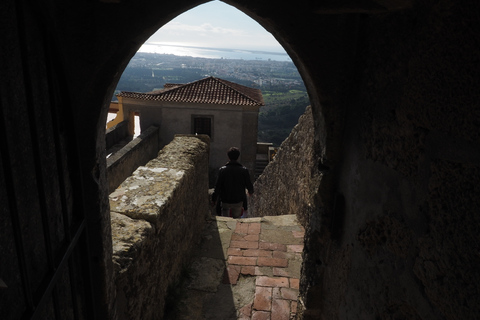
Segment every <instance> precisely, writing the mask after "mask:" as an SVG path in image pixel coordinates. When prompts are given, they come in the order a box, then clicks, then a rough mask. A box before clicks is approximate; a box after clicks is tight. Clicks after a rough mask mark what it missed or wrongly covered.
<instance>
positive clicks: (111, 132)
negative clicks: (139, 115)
mask: <svg viewBox="0 0 480 320" xmlns="http://www.w3.org/2000/svg"><path fill="white" fill-rule="evenodd" d="M128 136H129V134H128V120H124V121H122V122H120V123H118V124H116V125H115V126H113V127H111V128H108V129H107V132H106V133H105V148H106V149H107V150H108V149H110V148H111V147H113V146H114V145H115V144H117V143H119V142H120V141H122V140H123V139H126V138H127V137H128Z"/></svg>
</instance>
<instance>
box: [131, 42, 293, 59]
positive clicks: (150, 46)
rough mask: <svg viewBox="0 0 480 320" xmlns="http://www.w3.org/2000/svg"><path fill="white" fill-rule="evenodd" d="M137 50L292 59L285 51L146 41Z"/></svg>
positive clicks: (225, 56)
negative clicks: (207, 46)
mask: <svg viewBox="0 0 480 320" xmlns="http://www.w3.org/2000/svg"><path fill="white" fill-rule="evenodd" d="M138 51H139V52H148V53H160V54H173V55H176V56H190V57H198V58H210V59H242V60H266V61H268V60H274V61H292V60H291V59H290V57H289V55H288V54H287V53H286V52H285V51H283V52H280V51H279V52H276V51H261V50H249V49H226V48H206V47H195V46H186V45H185V46H184V45H171V44H163V43H154V42H146V43H145V44H144V45H143V46H142V47H141V48H140V49H139V50H138Z"/></svg>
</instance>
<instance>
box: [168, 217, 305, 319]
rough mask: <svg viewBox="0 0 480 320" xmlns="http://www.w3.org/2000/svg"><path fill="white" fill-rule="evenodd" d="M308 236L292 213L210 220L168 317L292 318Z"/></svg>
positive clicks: (213, 218)
mask: <svg viewBox="0 0 480 320" xmlns="http://www.w3.org/2000/svg"><path fill="white" fill-rule="evenodd" d="M304 233H305V232H304V230H303V228H302V227H301V226H300V225H299V224H298V222H297V221H296V218H295V216H294V215H285V216H275V217H263V218H247V219H238V220H234V219H232V218H224V217H212V218H211V220H209V221H208V222H207V226H206V228H205V229H204V230H203V241H202V243H201V245H200V246H199V248H198V249H197V250H196V254H195V257H194V261H193V263H192V265H191V268H190V269H189V270H187V271H186V274H187V275H188V280H186V281H185V282H184V283H183V284H182V286H181V288H182V289H181V290H180V289H179V292H178V293H177V294H178V297H177V298H178V301H176V304H175V306H176V307H175V309H174V310H172V311H171V313H170V314H169V315H167V316H166V318H167V319H192V320H193V319H195V320H200V319H218V320H229V319H232V320H237V319H242V320H247V319H255V320H265V319H268V320H283V319H285V320H289V319H294V318H295V313H296V310H297V297H298V288H299V277H300V269H301V264H302V251H303V237H304Z"/></svg>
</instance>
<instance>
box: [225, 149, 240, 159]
mask: <svg viewBox="0 0 480 320" xmlns="http://www.w3.org/2000/svg"><path fill="white" fill-rule="evenodd" d="M227 156H228V159H230V160H235V161H236V160H238V157H240V150H238V148H235V147H231V148H230V149H228V152H227Z"/></svg>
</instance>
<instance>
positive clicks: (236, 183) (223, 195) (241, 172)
mask: <svg viewBox="0 0 480 320" xmlns="http://www.w3.org/2000/svg"><path fill="white" fill-rule="evenodd" d="M245 189H247V190H248V193H250V194H252V193H253V184H252V181H251V180H250V174H249V173H248V169H247V168H245V167H244V166H242V165H241V164H240V163H238V162H237V161H229V162H228V163H227V164H226V165H224V166H223V167H221V168H220V171H219V172H218V179H217V183H216V185H215V196H216V197H219V198H220V199H221V201H222V202H225V203H238V202H243V200H244V198H245Z"/></svg>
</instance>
